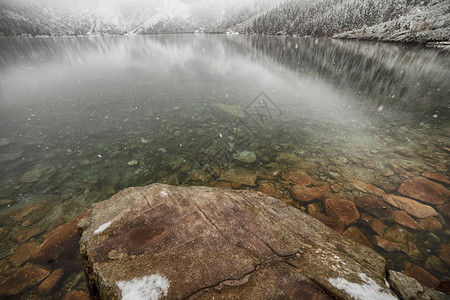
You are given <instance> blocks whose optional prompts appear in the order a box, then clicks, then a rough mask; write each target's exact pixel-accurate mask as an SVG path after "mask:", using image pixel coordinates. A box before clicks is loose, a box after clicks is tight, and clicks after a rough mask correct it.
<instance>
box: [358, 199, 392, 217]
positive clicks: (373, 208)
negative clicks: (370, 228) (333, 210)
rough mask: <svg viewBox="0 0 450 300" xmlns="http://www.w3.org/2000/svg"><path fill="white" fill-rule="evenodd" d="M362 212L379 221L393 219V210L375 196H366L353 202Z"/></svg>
mask: <svg viewBox="0 0 450 300" xmlns="http://www.w3.org/2000/svg"><path fill="white" fill-rule="evenodd" d="M355 204H356V206H358V207H359V208H360V209H362V210H363V211H366V212H367V213H369V214H371V215H373V216H375V217H377V218H378V219H380V220H381V221H384V222H386V221H391V220H393V218H394V216H393V215H394V210H393V209H392V207H390V206H389V205H388V204H387V203H386V202H383V201H381V200H380V199H378V197H376V196H366V197H362V198H359V199H357V200H356V201H355Z"/></svg>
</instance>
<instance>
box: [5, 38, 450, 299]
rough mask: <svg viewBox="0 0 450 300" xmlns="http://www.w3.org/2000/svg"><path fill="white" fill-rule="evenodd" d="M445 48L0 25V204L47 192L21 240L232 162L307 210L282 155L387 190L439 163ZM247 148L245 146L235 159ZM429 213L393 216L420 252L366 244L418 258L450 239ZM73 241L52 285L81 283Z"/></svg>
mask: <svg viewBox="0 0 450 300" xmlns="http://www.w3.org/2000/svg"><path fill="white" fill-rule="evenodd" d="M449 58H450V54H449V53H448V52H446V51H442V50H439V49H429V48H424V47H419V46H408V45H396V44H381V43H365V42H349V41H341V40H331V39H322V38H318V39H315V38H303V37H302V38H297V37H275V36H270V37H269V36H250V35H248V36H243V35H239V36H231V35H203V34H199V35H194V34H192V35H138V36H107V37H101V36H97V37H66V38H10V37H8V38H6V37H2V38H0V199H7V200H8V201H10V202H8V205H4V206H0V212H1V214H2V215H6V214H9V213H12V212H14V211H15V210H18V209H23V208H24V207H26V206H28V205H30V204H32V203H45V208H44V209H43V210H44V213H43V215H42V218H41V219H38V220H37V221H36V223H34V224H33V225H32V227H39V228H44V230H43V231H42V232H40V233H38V234H36V235H35V236H34V237H32V238H31V240H37V241H42V239H43V236H44V235H45V234H46V233H48V232H50V231H51V230H52V229H54V228H55V227H56V226H58V225H59V224H62V223H63V222H65V221H67V220H69V219H70V218H72V217H75V216H77V215H78V214H80V213H81V212H83V211H84V210H86V209H87V208H89V207H90V205H91V204H92V203H95V202H98V201H102V200H105V199H108V198H109V197H110V196H111V195H113V194H115V193H116V192H118V191H120V190H122V189H124V188H127V187H130V186H139V185H145V184H150V183H154V182H163V183H168V184H174V185H206V186H219V185H227V184H228V185H229V186H230V187H231V182H228V181H227V180H224V179H223V174H224V173H225V172H226V171H227V170H230V169H238V168H245V169H247V170H249V172H253V173H254V174H257V178H258V179H257V180H256V182H255V186H245V185H243V186H242V187H241V188H245V189H253V190H258V189H259V186H258V185H259V184H260V183H262V182H270V183H271V184H273V185H274V186H275V187H276V193H277V194H276V197H277V198H279V199H283V201H285V202H286V203H289V205H292V206H295V207H297V208H299V209H302V210H304V211H305V212H309V206H308V203H306V204H305V203H302V202H301V201H298V200H296V199H294V197H293V196H292V193H291V190H290V186H289V183H287V182H286V181H285V180H283V179H282V177H281V174H284V172H286V171H287V170H291V169H293V168H299V169H302V170H305V171H307V172H308V174H310V175H311V176H312V177H313V178H314V179H315V180H316V181H317V182H319V183H320V184H325V183H326V184H329V186H330V193H331V194H332V195H335V196H339V197H341V198H343V199H351V200H356V199H359V198H361V197H362V196H363V195H364V193H362V192H361V191H360V190H357V189H355V188H352V187H349V185H348V181H349V180H353V179H358V180H360V181H363V182H367V183H370V184H373V185H376V186H377V187H378V188H381V189H383V190H384V191H386V192H387V193H396V190H397V189H398V187H399V186H400V184H401V183H402V182H404V181H405V180H407V179H410V178H414V177H415V176H418V175H422V174H423V173H424V172H425V171H432V172H437V173H440V174H448V159H449V152H448V149H450V148H449V145H450V136H449V135H450V122H449V118H450V107H449V101H448V99H449V95H450V85H449V81H448V78H450V73H449V72H450V71H449V70H450V59H449ZM263 106H264V107H263ZM248 152H253V153H254V155H255V159H256V161H254V162H251V163H246V162H243V161H241V160H239V159H237V157H240V156H239V155H242V153H248ZM280 157H281V158H280ZM286 157H288V158H289V159H288V160H286ZM393 170H396V171H395V172H394V171H393ZM399 170H400V171H399ZM401 170H403V171H404V173H403V172H402V171H401ZM317 203H318V204H317ZM320 203H321V202H320V201H318V202H316V204H317V205H319V206H320V205H321V204H320ZM361 212H362V210H361ZM369 213H370V212H369ZM10 220H13V219H11V218H2V220H1V221H0V222H1V223H0V227H3V228H6V229H5V232H6V233H5V234H2V235H1V236H0V238H1V241H0V245H1V246H0V259H1V260H2V261H4V262H6V261H8V260H9V259H10V256H11V255H12V253H13V252H14V250H15V249H16V248H17V247H18V246H19V245H20V243H19V242H18V241H17V239H15V237H16V236H17V235H18V234H19V233H21V230H23V227H22V226H21V222H16V221H10ZM418 221H420V220H418ZM437 221H438V223H440V224H441V225H442V228H440V229H437V230H433V231H431V230H413V229H410V228H406V229H405V230H406V231H407V234H408V238H409V241H412V242H414V243H415V245H416V246H417V249H418V250H417V251H419V254H420V255H419V256H414V257H411V256H410V253H409V252H408V251H406V250H405V251H404V252H402V251H398V252H395V253H393V252H389V251H386V250H385V249H383V248H380V247H377V246H374V247H375V249H376V251H378V252H379V253H381V254H382V255H383V256H384V257H386V259H387V261H388V267H389V268H392V269H396V270H404V269H406V268H407V267H408V266H409V265H411V264H415V265H420V266H424V267H426V261H427V259H428V258H429V257H430V256H432V255H434V256H437V255H439V254H438V252H439V249H440V248H441V246H442V245H444V244H446V243H448V242H449V235H448V224H447V221H446V219H445V218H444V217H439V218H438V220H437ZM355 226H358V228H360V230H361V231H362V232H363V233H364V234H365V235H366V236H367V238H368V239H370V240H371V241H373V240H372V238H373V237H374V235H375V234H374V233H373V232H371V231H370V230H367V228H366V227H364V226H362V225H361V224H359V223H358V224H356V225H355ZM387 226H388V227H389V228H391V227H392V228H396V227H395V225H394V223H393V222H387ZM407 252H408V253H407ZM71 255H73V257H70V255H68V256H69V257H68V258H66V260H61V261H58V262H52V263H50V264H49V265H48V267H49V268H52V269H56V268H59V267H62V268H64V269H65V270H66V269H67V270H69V271H67V272H66V273H65V275H64V276H65V277H64V278H63V279H62V281H61V283H60V284H59V292H60V293H61V294H59V295H57V294H56V293H55V295H52V297H53V298H54V299H57V298H58V297H59V296H60V295H62V294H64V293H66V292H68V291H69V290H71V289H86V287H85V283H84V281H83V280H80V278H82V277H79V276H80V274H81V266H79V265H76V264H74V263H73V262H74V261H76V253H72V254H71ZM429 271H430V272H431V273H432V274H433V275H434V276H436V277H438V278H439V279H445V278H449V276H450V274H449V272H448V269H445V268H442V269H429ZM74 282H75V283H74ZM33 293H34V294H35V293H36V291H35V290H33V289H30V290H27V291H26V292H25V294H24V295H26V296H30V295H33ZM24 297H25V296H24Z"/></svg>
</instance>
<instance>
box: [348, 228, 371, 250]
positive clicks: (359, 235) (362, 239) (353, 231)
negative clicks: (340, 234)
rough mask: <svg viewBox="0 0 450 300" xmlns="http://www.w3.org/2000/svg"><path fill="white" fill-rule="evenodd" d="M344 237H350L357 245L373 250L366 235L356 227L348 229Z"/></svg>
mask: <svg viewBox="0 0 450 300" xmlns="http://www.w3.org/2000/svg"><path fill="white" fill-rule="evenodd" d="M344 235H345V236H347V237H349V238H350V239H351V240H353V241H355V242H356V243H359V244H361V245H364V246H366V247H369V248H373V247H372V244H371V243H370V242H369V240H368V239H367V237H366V236H365V235H364V233H363V232H362V231H361V230H359V229H358V228H357V227H355V226H352V227H349V228H347V230H346V231H344Z"/></svg>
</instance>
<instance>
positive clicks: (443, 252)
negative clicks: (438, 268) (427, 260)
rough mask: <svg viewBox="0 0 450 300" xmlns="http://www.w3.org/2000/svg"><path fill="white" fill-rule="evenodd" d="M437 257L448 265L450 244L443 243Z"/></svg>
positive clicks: (449, 262)
mask: <svg viewBox="0 0 450 300" xmlns="http://www.w3.org/2000/svg"><path fill="white" fill-rule="evenodd" d="M439 258H440V259H441V260H442V261H443V262H445V263H446V264H447V266H449V267H450V245H444V246H442V248H441V249H440V250H439Z"/></svg>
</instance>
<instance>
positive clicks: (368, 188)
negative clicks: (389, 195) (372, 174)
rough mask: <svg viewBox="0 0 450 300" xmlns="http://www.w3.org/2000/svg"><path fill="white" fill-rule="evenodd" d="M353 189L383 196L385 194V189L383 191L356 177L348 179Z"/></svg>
mask: <svg viewBox="0 0 450 300" xmlns="http://www.w3.org/2000/svg"><path fill="white" fill-rule="evenodd" d="M348 182H349V183H350V184H351V185H352V186H353V187H354V188H355V189H357V190H359V191H361V192H364V193H369V194H374V195H377V196H380V197H381V196H383V195H384V194H385V191H383V190H382V189H380V188H378V187H376V186H374V185H372V184H369V183H366V182H364V181H361V180H358V179H350V180H349V181H348Z"/></svg>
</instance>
